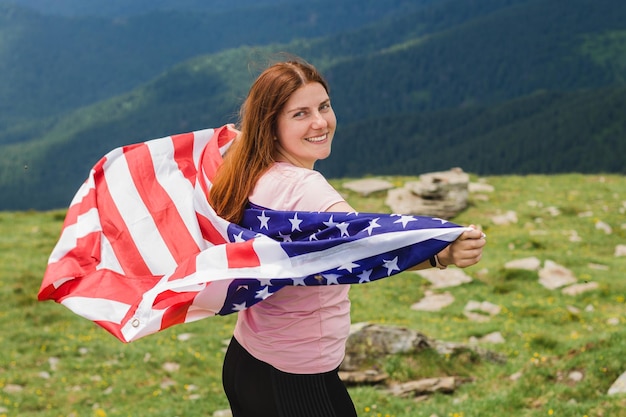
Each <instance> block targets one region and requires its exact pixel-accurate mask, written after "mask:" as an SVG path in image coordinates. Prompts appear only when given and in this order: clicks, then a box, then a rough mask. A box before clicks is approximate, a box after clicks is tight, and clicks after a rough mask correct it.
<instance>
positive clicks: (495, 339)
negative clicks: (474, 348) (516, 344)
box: [470, 332, 505, 345]
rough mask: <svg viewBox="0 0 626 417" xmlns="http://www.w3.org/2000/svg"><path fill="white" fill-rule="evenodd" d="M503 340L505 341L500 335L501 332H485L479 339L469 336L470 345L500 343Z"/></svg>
mask: <svg viewBox="0 0 626 417" xmlns="http://www.w3.org/2000/svg"><path fill="white" fill-rule="evenodd" d="M504 342H505V340H504V337H503V336H502V333H500V332H493V333H489V334H486V335H484V336H483V337H481V338H480V339H478V338H476V337H473V336H472V337H470V344H472V345H475V344H477V343H492V344H500V343H504Z"/></svg>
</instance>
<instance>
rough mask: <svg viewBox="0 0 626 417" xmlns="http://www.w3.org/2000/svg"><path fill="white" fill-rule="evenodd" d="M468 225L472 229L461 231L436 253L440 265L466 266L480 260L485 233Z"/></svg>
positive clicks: (485, 242) (484, 242)
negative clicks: (452, 240)
mask: <svg viewBox="0 0 626 417" xmlns="http://www.w3.org/2000/svg"><path fill="white" fill-rule="evenodd" d="M469 227H470V228H471V229H472V230H468V231H465V232H463V233H462V234H461V235H460V236H459V237H458V238H457V239H456V240H455V241H454V242H452V243H451V244H450V245H449V246H447V247H446V248H445V249H443V250H442V251H441V252H439V253H438V254H437V257H438V258H439V262H440V263H441V264H442V265H444V266H448V265H456V266H458V267H459V268H467V267H468V266H472V265H475V264H477V263H478V261H480V258H481V257H482V255H483V247H484V246H485V245H486V244H487V241H486V239H485V234H484V233H483V232H482V231H480V230H479V229H477V228H476V226H474V225H470V226H469Z"/></svg>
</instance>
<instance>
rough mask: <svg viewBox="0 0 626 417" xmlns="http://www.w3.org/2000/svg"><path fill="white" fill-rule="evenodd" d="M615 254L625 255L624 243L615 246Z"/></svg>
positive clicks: (625, 247) (625, 246)
mask: <svg viewBox="0 0 626 417" xmlns="http://www.w3.org/2000/svg"><path fill="white" fill-rule="evenodd" d="M615 256H626V245H617V246H616V247H615Z"/></svg>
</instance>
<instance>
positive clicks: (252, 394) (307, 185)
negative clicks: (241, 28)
mask: <svg viewBox="0 0 626 417" xmlns="http://www.w3.org/2000/svg"><path fill="white" fill-rule="evenodd" d="M336 126H337V119H336V117H335V113H334V111H333V109H332V107H331V104H330V96H329V89H328V85H327V83H326V81H325V80H324V78H323V77H322V76H321V75H320V74H319V73H318V72H317V70H316V69H315V68H314V67H313V66H312V65H310V64H308V63H305V62H303V61H301V60H293V61H288V62H279V63H276V64H274V65H272V66H270V67H269V68H268V69H266V70H265V71H264V72H263V73H262V74H261V75H260V76H259V77H258V78H257V80H256V81H255V83H254V84H253V85H252V87H251V89H250V92H249V94H248V97H247V98H246V100H245V102H244V103H243V105H242V108H241V123H240V129H241V130H240V131H236V130H235V129H234V127H232V126H231V129H232V130H234V131H236V133H237V138H236V139H235V141H234V143H233V145H232V146H231V148H230V149H229V150H228V151H227V153H226V155H225V157H224V162H223V164H222V165H221V166H220V167H219V169H218V171H217V174H216V176H215V178H214V180H213V186H212V188H211V191H210V194H209V201H210V203H211V205H212V206H213V207H214V209H215V211H216V212H217V214H219V215H220V216H221V217H224V218H226V219H228V220H230V221H232V222H236V223H238V222H240V221H241V219H242V216H243V213H244V210H245V209H246V207H247V206H250V205H252V206H254V207H257V208H260V209H268V210H282V211H315V212H323V211H328V212H354V211H355V210H354V209H352V207H351V206H350V205H349V204H348V203H347V202H346V201H345V200H344V198H343V197H342V196H341V195H340V194H339V193H338V192H337V191H336V190H335V189H334V188H333V187H332V186H331V185H330V184H329V183H328V182H327V181H326V179H325V178H324V177H323V176H322V175H321V174H320V173H319V172H317V171H315V170H313V167H314V165H315V162H316V161H318V160H320V159H325V158H327V157H328V156H329V155H330V152H331V145H332V141H333V137H334V134H335V129H336ZM263 213H264V212H263ZM259 219H260V217H259ZM290 221H291V222H292V229H293V230H296V229H299V223H298V218H297V216H296V217H294V218H293V219H291V220H290ZM329 222H330V223H332V216H331V218H330V220H329ZM377 226H378V225H377V224H376V220H374V224H370V228H373V227H377ZM293 230H292V231H293ZM371 230H372V229H370V230H369V231H370V234H371ZM484 244H485V240H484V239H482V234H481V232H480V231H478V230H471V229H468V230H467V231H465V232H464V233H462V234H461V235H460V236H459V237H458V238H457V239H456V240H455V241H454V242H453V243H452V244H450V245H449V246H447V247H446V248H445V249H443V250H442V251H441V252H439V254H438V255H435V258H434V259H435V260H436V262H434V263H433V262H429V261H424V262H422V263H420V264H418V265H412V267H413V268H416V269H418V268H428V267H431V265H432V266H435V265H442V264H443V265H449V264H455V265H457V266H461V267H465V266H470V265H473V264H475V263H476V262H478V261H479V260H480V257H481V254H482V248H483V246H484ZM437 256H438V258H437ZM347 267H348V268H352V266H349V265H348V266H347ZM388 267H389V268H391V269H399V268H397V266H395V265H394V266H391V265H388ZM370 272H371V271H364V272H363V273H364V274H367V273H370ZM364 276H365V275H364ZM329 277H330V275H329ZM327 279H329V280H330V278H327ZM330 282H331V281H329V283H330ZM335 283H337V282H335ZM349 287H350V286H349V285H320V286H315V287H309V286H300V285H293V286H287V287H285V288H282V289H281V290H280V291H278V292H276V293H275V294H273V295H272V296H271V297H268V298H265V299H264V300H263V301H261V302H259V303H257V304H255V305H254V306H252V307H249V308H246V309H243V310H241V311H239V313H238V318H237V324H236V326H235V331H234V336H233V338H232V340H231V343H230V346H229V348H228V351H227V353H226V357H225V359H224V368H223V382H224V389H225V392H226V395H227V397H228V400H229V402H230V405H231V409H232V412H233V416H234V417H264V416H278V417H308V416H311V417H313V416H337V417H339V416H341V417H351V416H352V417H356V415H357V414H356V411H355V408H354V405H353V403H352V400H351V399H350V396H349V394H348V392H347V390H346V388H345V387H344V385H343V383H342V381H341V380H340V379H339V376H338V372H337V371H338V367H339V364H340V363H341V361H342V360H343V357H344V353H345V343H346V340H347V337H348V333H349V330H350V301H349V298H348V291H349Z"/></svg>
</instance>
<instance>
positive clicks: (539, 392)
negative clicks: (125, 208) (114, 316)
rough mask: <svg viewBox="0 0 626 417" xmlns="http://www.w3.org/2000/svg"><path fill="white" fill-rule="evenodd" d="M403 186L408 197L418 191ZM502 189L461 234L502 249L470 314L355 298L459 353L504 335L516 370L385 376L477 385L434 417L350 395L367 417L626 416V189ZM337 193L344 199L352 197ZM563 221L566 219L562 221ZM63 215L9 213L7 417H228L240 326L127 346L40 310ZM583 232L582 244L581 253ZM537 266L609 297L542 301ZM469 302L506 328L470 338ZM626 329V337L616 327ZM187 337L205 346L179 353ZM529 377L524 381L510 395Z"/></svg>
mask: <svg viewBox="0 0 626 417" xmlns="http://www.w3.org/2000/svg"><path fill="white" fill-rule="evenodd" d="M392 180H393V181H394V182H396V183H397V184H402V182H403V181H404V180H406V178H393V179H392ZM487 181H488V182H489V183H490V184H492V185H493V186H494V187H495V189H496V191H495V192H494V193H491V194H489V195H488V197H489V199H488V201H484V200H482V199H480V198H478V197H477V196H472V201H471V205H470V207H469V208H468V209H467V210H466V211H465V212H463V213H462V214H461V215H459V216H458V217H457V218H456V219H454V221H455V222H457V223H461V224H470V223H474V224H477V225H480V226H481V227H482V228H483V229H484V230H485V232H486V233H487V235H488V246H487V248H486V250H485V253H484V258H483V260H482V261H481V263H480V264H479V265H477V266H474V267H472V268H468V269H467V270H466V271H467V272H468V273H469V274H470V275H471V276H472V277H473V278H474V281H473V282H472V283H470V284H465V285H463V286H461V287H456V288H452V289H447V291H450V292H451V293H452V294H453V295H454V296H455V298H456V301H455V303H453V304H452V305H450V306H449V307H447V308H445V309H443V310H442V311H440V312H419V311H414V310H411V309H410V305H411V304H413V303H415V302H417V301H418V300H419V299H420V298H421V297H422V296H423V294H424V292H425V291H426V290H428V289H429V285H430V284H429V283H428V282H427V281H426V280H424V279H422V278H420V277H419V276H418V275H417V274H415V273H403V274H400V275H398V276H396V277H394V278H391V279H387V280H383V281H379V282H375V283H371V284H368V285H357V286H353V288H352V289H351V299H352V303H353V309H352V318H353V321H354V322H360V321H371V322H377V323H384V324H389V325H399V326H407V327H410V328H412V329H415V330H418V331H421V332H422V333H424V334H426V335H427V336H429V337H431V338H435V339H440V340H446V341H454V342H467V341H468V340H469V338H470V337H472V336H475V337H480V336H482V335H485V334H488V333H491V332H494V331H500V332H501V333H502V335H503V336H504V338H505V339H506V343H504V344H500V345H490V346H485V347H487V348H489V349H491V350H493V351H496V352H498V353H500V354H503V355H505V356H506V358H507V361H506V363H504V364H498V363H493V362H489V361H486V360H484V359H481V358H479V357H477V356H476V355H471V354H468V353H464V354H458V355H453V356H439V355H436V354H434V353H433V352H428V351H426V352H423V353H421V354H418V355H405V356H396V357H391V358H389V359H388V360H386V361H385V362H384V363H381V364H379V366H381V367H382V368H383V369H384V370H386V371H387V372H389V373H390V375H391V377H392V379H393V380H395V381H406V380H410V379H416V378H423V377H430V376H442V375H458V376H463V377H472V378H473V381H472V382H469V383H466V384H464V385H462V386H461V387H459V388H458V390H457V391H456V392H455V393H454V394H449V395H445V394H437V395H434V396H431V397H429V398H428V399H426V400H424V401H420V402H416V401H414V400H413V399H401V398H394V397H390V396H388V395H387V394H385V393H384V392H383V391H382V390H381V388H380V387H355V388H350V391H351V394H352V396H353V399H354V401H355V404H356V406H357V410H358V412H359V416H360V417H379V416H380V417H385V416H389V417H391V416H394V417H419V416H425V417H429V416H431V415H437V416H439V417H461V416H463V417H470V416H472V417H473V416H481V417H483V416H486V417H489V416H516V417H517V416H551V415H552V416H567V417H570V416H579V417H582V416H588V417H592V416H598V417H600V416H611V417H612V416H625V415H626V412H624V410H626V397H625V396H607V395H606V392H607V390H608V388H609V387H610V385H611V384H612V383H613V382H614V381H615V379H616V378H617V377H618V376H619V375H620V374H621V373H622V372H624V371H626V365H625V364H624V360H623V358H624V357H626V330H625V324H626V319H625V316H624V311H626V303H625V297H626V280H624V275H623V274H624V271H626V258H624V257H620V258H618V257H614V255H613V253H614V250H615V247H616V245H618V244H626V229H624V226H623V225H624V224H625V223H626V216H625V213H626V178H625V177H623V176H609V175H607V176H591V175H587V176H583V175H575V174H572V175H559V176H525V177H513V176H506V177H490V178H487ZM333 183H334V184H335V185H336V186H338V187H341V181H334V182H333ZM342 192H345V193H346V196H347V198H348V200H349V201H350V203H351V204H352V205H353V206H354V207H355V208H357V209H358V210H361V211H388V208H386V207H385V206H384V193H381V194H378V195H375V196H372V197H369V198H362V197H359V196H358V195H356V194H354V193H351V192H348V191H346V190H342ZM550 206H553V207H556V208H558V209H559V211H560V212H561V214H560V215H557V216H553V215H551V214H549V212H548V211H547V210H546V208H547V207H550ZM507 210H514V211H515V212H516V213H517V215H518V218H519V222H518V223H517V224H514V225H508V226H496V225H494V224H493V223H492V222H491V220H490V219H491V217H492V216H493V215H495V214H498V213H503V212H505V211H507ZM63 215H64V212H63V211H52V212H19V213H17V212H0V301H1V302H2V308H1V309H0V342H1V343H2V347H3V349H1V350H0V416H20V417H21V416H46V417H48V416H49V417H57V416H76V417H79V416H80V417H82V416H87V417H91V416H100V417H103V416H148V415H149V416H163V417H165V416H168V417H171V416H185V417H187V416H191V417H193V416H207V415H208V416H210V415H211V414H212V413H213V412H214V411H215V410H218V409H223V408H227V407H228V405H227V401H226V398H225V396H224V394H223V391H222V387H221V380H220V373H221V363H222V360H223V355H224V354H223V347H224V345H223V341H224V340H226V339H228V338H229V337H230V335H231V332H232V329H233V326H234V320H235V317H234V316H230V317H216V318H211V319H207V320H203V321H200V322H196V323H192V324H187V325H182V326H175V327H174V328H171V329H168V330H167V331H164V332H162V333H160V334H156V335H152V336H149V337H147V338H144V339H140V340H138V341H137V342H133V343H131V344H128V345H124V344H122V343H120V342H118V341H117V340H116V339H114V338H113V337H112V336H110V335H109V334H108V333H106V332H105V331H104V330H102V329H100V328H99V327H97V326H96V325H94V324H92V323H90V322H88V321H87V320H84V319H82V318H79V317H78V316H75V315H74V314H73V313H71V312H70V311H69V310H67V309H65V308H64V307H62V306H60V305H57V304H55V303H52V302H45V303H40V302H37V301H36V294H37V291H38V288H39V285H40V283H41V277H42V274H43V271H44V269H45V264H46V260H47V257H48V255H49V253H50V251H51V249H52V247H53V245H54V243H55V241H56V239H57V237H58V233H59V231H60V228H61V225H62V220H63ZM597 221H603V222H605V223H607V224H609V225H610V226H611V227H612V229H613V231H612V233H611V234H605V233H604V232H603V231H602V230H599V229H596V222H597ZM572 231H576V233H577V235H578V236H580V237H581V241H580V242H571V241H570V240H569V237H570V236H571V234H572ZM528 256H536V257H537V258H539V259H541V260H542V261H544V260H547V259H550V260H553V261H555V262H557V263H559V264H561V265H564V266H566V267H567V268H569V269H571V270H572V271H573V272H574V274H575V275H576V277H577V278H578V280H579V281H580V282H584V281H594V282H597V283H598V284H599V285H600V288H599V289H597V290H595V291H591V292H587V293H584V294H581V295H578V296H575V297H572V296H566V295H563V294H562V293H561V292H560V291H550V290H547V289H545V288H543V287H542V286H541V285H539V284H538V282H537V274H536V273H535V272H528V271H506V270H505V269H504V268H503V265H504V263H505V262H507V261H510V260H513V259H519V258H523V257H528ZM590 264H599V265H604V266H605V267H606V268H607V269H596V268H593V267H591V266H590ZM469 300H477V301H483V300H484V301H490V302H492V303H495V304H498V305H500V306H502V307H503V308H502V312H501V313H500V314H499V315H497V316H495V317H493V318H492V319H491V320H490V321H489V322H487V323H476V322H471V321H469V320H467V319H466V318H465V316H464V315H463V307H464V306H465V304H466V303H467V302H468V301H469ZM568 306H572V307H576V308H578V309H579V311H578V312H570V310H569V309H568ZM589 306H591V307H589ZM589 310H592V311H589ZM611 318H617V319H618V320H619V324H618V325H612V324H609V323H608V320H609V319H611ZM183 334H191V335H192V337H191V338H190V339H188V340H180V339H179V337H180V336H181V335H183ZM182 339H185V338H182ZM167 363H175V364H178V365H179V368H178V370H174V371H172V370H168V369H166V367H164V364H167ZM572 371H580V372H582V374H583V375H584V377H583V379H582V381H580V382H573V381H571V380H570V379H569V378H568V375H569V374H570V372H572ZM517 372H521V377H520V378H519V379H518V380H516V381H512V380H510V379H509V377H510V376H511V375H513V374H515V373H517Z"/></svg>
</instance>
